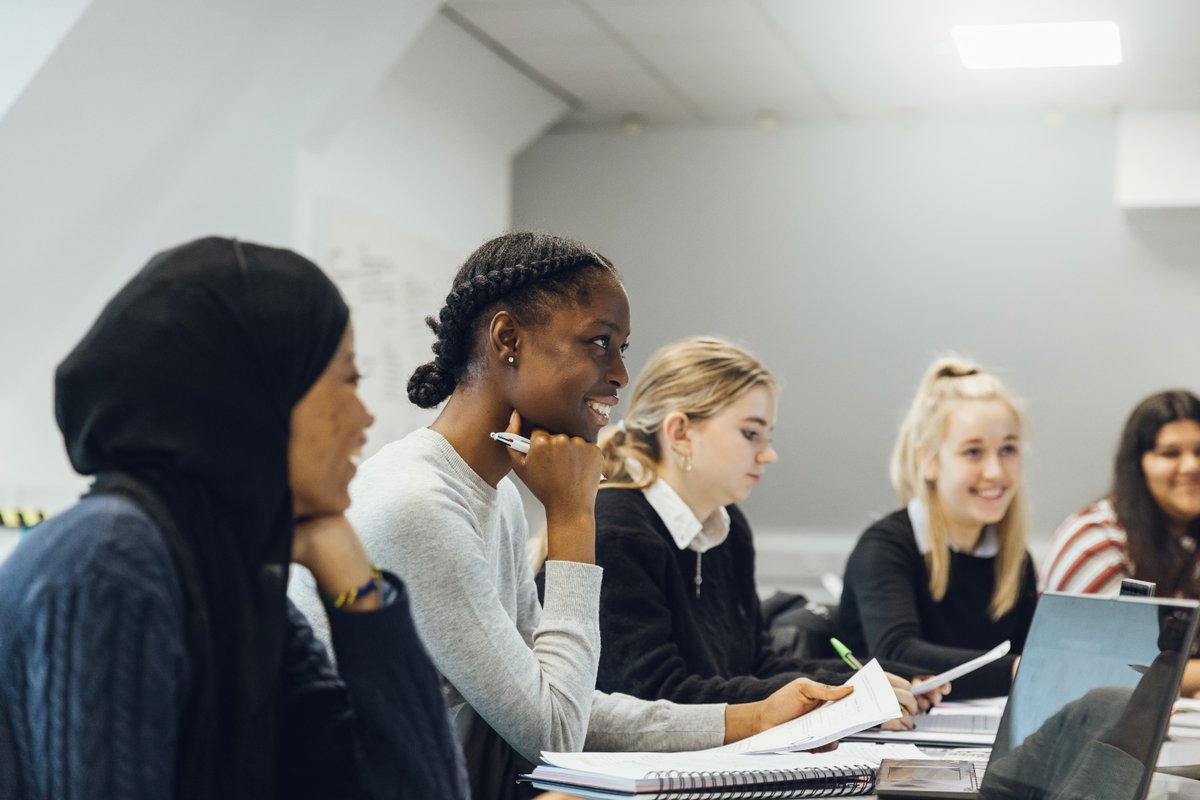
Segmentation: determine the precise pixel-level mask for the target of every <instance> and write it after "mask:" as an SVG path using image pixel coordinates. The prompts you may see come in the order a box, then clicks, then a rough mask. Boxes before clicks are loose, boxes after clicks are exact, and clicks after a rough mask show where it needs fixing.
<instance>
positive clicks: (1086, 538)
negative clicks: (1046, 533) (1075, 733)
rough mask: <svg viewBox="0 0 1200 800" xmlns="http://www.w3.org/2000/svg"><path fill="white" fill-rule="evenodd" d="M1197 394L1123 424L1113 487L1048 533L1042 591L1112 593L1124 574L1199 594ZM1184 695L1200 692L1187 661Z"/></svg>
mask: <svg viewBox="0 0 1200 800" xmlns="http://www.w3.org/2000/svg"><path fill="white" fill-rule="evenodd" d="M1198 540H1200V398H1198V397H1197V396H1196V395H1194V394H1192V393H1191V392H1187V391H1183V390H1181V389H1176V390H1172V391H1166V392H1159V393H1158V394H1154V395H1151V396H1150V397H1147V398H1146V399H1145V400H1143V401H1142V402H1140V403H1138V405H1137V407H1136V408H1134V409H1133V412H1132V413H1131V414H1130V415H1129V419H1128V420H1126V422H1125V429H1124V430H1123V431H1122V432H1121V441H1120V443H1119V445H1118V446H1117V455H1116V459H1115V462H1114V464H1113V483H1112V492H1111V493H1110V494H1109V496H1108V497H1105V498H1103V499H1101V500H1098V501H1097V502H1095V503H1093V504H1092V505H1090V506H1088V507H1087V508H1085V509H1083V510H1081V511H1079V512H1077V513H1075V514H1072V515H1071V516H1070V517H1068V518H1067V520H1066V521H1065V522H1063V524H1062V525H1060V526H1059V528H1058V530H1057V531H1056V532H1055V534H1054V538H1053V540H1052V541H1051V544H1050V552H1049V555H1048V556H1047V558H1046V572H1045V580H1044V584H1043V587H1042V588H1043V589H1045V590H1048V591H1056V592H1080V593H1084V594H1116V593H1117V591H1118V590H1119V588H1120V586H1121V580H1122V579H1124V578H1137V579H1138V580H1144V581H1151V582H1152V583H1155V584H1157V593H1158V594H1160V595H1164V596H1167V597H1187V598H1192V599H1196V598H1200V553H1198V552H1197V547H1196V545H1197V541H1198ZM1183 689H1184V692H1186V693H1188V694H1191V693H1193V692H1195V691H1197V690H1200V662H1197V661H1196V660H1193V661H1192V662H1191V663H1190V664H1189V665H1188V669H1187V672H1186V673H1185V674H1184V680H1183Z"/></svg>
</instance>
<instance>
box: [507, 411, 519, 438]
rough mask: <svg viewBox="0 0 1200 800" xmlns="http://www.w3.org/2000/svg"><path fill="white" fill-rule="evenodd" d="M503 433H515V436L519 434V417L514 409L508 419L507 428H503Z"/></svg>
mask: <svg viewBox="0 0 1200 800" xmlns="http://www.w3.org/2000/svg"><path fill="white" fill-rule="evenodd" d="M504 431H505V432H506V433H515V434H517V435H520V433H521V415H520V414H519V413H517V410H516V409H515V408H514V409H513V413H512V415H511V416H509V418H508V427H507V428H505V429H504Z"/></svg>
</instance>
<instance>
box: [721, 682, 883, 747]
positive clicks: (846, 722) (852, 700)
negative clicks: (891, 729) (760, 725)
mask: <svg viewBox="0 0 1200 800" xmlns="http://www.w3.org/2000/svg"><path fill="white" fill-rule="evenodd" d="M846 685H847V686H853V687H854V691H853V692H851V693H850V694H849V695H847V696H846V697H843V698H842V699H841V700H833V701H830V702H828V703H826V704H825V705H823V706H821V707H820V708H817V709H815V710H813V711H810V712H808V713H807V714H805V715H804V716H802V717H796V718H795V719H793V720H789V721H788V722H785V723H783V724H781V725H776V726H775V727H774V728H771V729H769V730H765V731H763V732H762V733H758V734H755V735H754V736H750V737H748V738H745V739H742V740H741V741H740V742H734V743H733V744H727V745H725V746H724V747H714V748H712V749H711V750H703V751H701V752H706V753H786V752H790V751H797V750H812V749H814V748H817V747H822V746H824V745H827V744H829V743H830V742H835V741H837V740H838V739H841V738H842V737H843V736H846V735H848V734H851V733H856V732H858V731H861V730H864V729H866V728H871V727H874V726H876V725H879V724H881V723H884V722H887V721H888V720H889V719H896V718H897V717H899V716H900V715H901V709H900V704H899V702H898V701H897V700H896V692H895V691H894V690H893V689H892V685H891V684H890V683H889V682H888V679H887V676H886V675H884V674H883V668H882V667H880V666H879V662H878V661H876V660H875V659H871V661H869V662H868V663H867V664H866V666H864V667H863V668H862V669H860V670H858V671H857V672H855V673H854V674H853V675H852V676H851V677H850V680H848V681H846Z"/></svg>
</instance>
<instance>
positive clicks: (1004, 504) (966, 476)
mask: <svg viewBox="0 0 1200 800" xmlns="http://www.w3.org/2000/svg"><path fill="white" fill-rule="evenodd" d="M1025 427H1026V425H1025V421H1024V416H1023V414H1022V413H1021V409H1020V406H1019V404H1018V403H1017V400H1016V399H1015V398H1014V397H1013V396H1012V394H1010V393H1009V391H1008V390H1007V389H1006V388H1005V387H1004V385H1003V384H1002V383H1001V382H1000V381H999V380H998V379H997V378H996V377H995V376H993V375H990V374H988V373H986V372H984V371H983V370H982V369H981V368H979V367H978V366H976V365H975V364H972V363H970V362H968V361H964V360H963V359H959V358H942V359H938V360H937V361H935V362H934V363H933V365H932V366H931V367H930V368H929V370H928V371H927V372H926V373H925V377H924V378H923V379H922V381H921V386H920V388H919V389H918V391H917V396H916V397H915V398H914V399H913V403H912V407H911V408H910V409H909V411H908V415H907V416H906V417H905V419H904V423H903V424H902V425H901V427H900V435H899V437H898V438H897V440H896V445H895V448H894V449H893V451H892V462H891V478H892V486H893V487H894V488H895V490H896V493H897V495H899V497H900V501H901V502H903V503H905V504H906V505H905V507H904V508H902V509H900V510H898V511H895V512H893V513H892V514H889V515H888V516H886V517H884V518H883V519H881V520H879V521H877V522H876V523H875V524H873V525H872V526H871V527H869V528H868V529H867V530H866V532H865V533H863V535H862V538H861V539H859V541H858V544H857V545H856V546H855V548H854V551H853V552H852V553H851V555H850V559H849V561H848V563H847V564H846V574H845V580H844V584H845V589H844V591H843V594H842V599H841V604H840V606H839V609H838V625H839V628H840V629H841V630H842V633H843V638H844V640H845V641H846V644H848V645H849V646H850V647H851V648H853V649H854V650H855V651H856V652H858V651H860V650H861V651H863V652H864V653H865V654H868V655H871V656H876V657H879V658H890V659H895V660H898V661H903V662H904V663H907V664H913V665H914V666H918V667H921V668H924V669H928V670H930V671H932V672H935V673H936V672H941V671H943V670H945V669H948V668H950V667H953V666H956V665H958V664H961V663H963V662H964V661H968V660H970V659H972V658H975V657H976V656H979V655H981V654H983V653H984V652H986V651H987V650H990V649H991V648H993V647H995V646H996V645H998V644H1000V643H1001V642H1003V641H1005V640H1006V639H1007V640H1009V641H1011V642H1012V649H1011V651H1010V654H1009V655H1007V656H1005V657H1004V658H1001V659H999V660H998V661H995V662H993V663H992V664H989V665H988V666H986V667H984V668H982V669H979V670H977V671H976V672H973V673H971V674H970V675H967V676H964V677H962V678H959V679H958V681H956V682H955V683H956V686H955V695H956V696H957V697H959V698H969V697H981V696H989V695H1004V694H1007V693H1008V690H1009V688H1010V686H1011V682H1012V671H1013V666H1014V663H1015V660H1016V658H1017V656H1018V655H1019V654H1020V652H1021V649H1022V647H1023V646H1024V643H1025V635H1026V634H1027V633H1028V631H1029V624H1030V622H1031V621H1032V618H1033V610H1034V605H1035V604H1036V602H1037V594H1036V592H1037V586H1036V578H1035V575H1034V569H1033V561H1032V559H1030V557H1029V553H1028V551H1027V549H1026V528H1027V524H1028V523H1027V521H1026V507H1025V492H1024V487H1023V482H1022V467H1021V441H1022V437H1023V435H1024V429H1025Z"/></svg>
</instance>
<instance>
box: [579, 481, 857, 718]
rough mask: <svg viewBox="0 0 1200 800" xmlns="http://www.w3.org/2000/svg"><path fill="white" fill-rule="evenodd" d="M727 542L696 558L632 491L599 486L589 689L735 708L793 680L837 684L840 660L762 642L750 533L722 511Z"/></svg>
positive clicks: (841, 676) (738, 517)
mask: <svg viewBox="0 0 1200 800" xmlns="http://www.w3.org/2000/svg"><path fill="white" fill-rule="evenodd" d="M727 510H728V511H729V517H730V531H729V538H728V539H727V540H726V541H725V542H723V543H722V544H721V545H719V546H718V547H715V548H713V549H711V550H709V551H708V552H706V553H704V554H703V556H702V557H701V558H702V568H703V569H702V571H703V583H702V584H701V589H700V597H696V585H695V583H694V578H695V575H696V553H695V551H693V550H680V549H679V547H678V546H677V545H676V544H675V540H674V539H673V538H672V537H671V533H670V531H668V530H667V526H666V525H665V524H664V523H663V521H662V519H661V518H660V517H659V516H658V514H657V513H656V512H655V511H654V508H653V507H652V506H651V505H650V503H649V501H647V500H646V497H645V495H643V494H642V492H641V491H640V490H638V489H603V490H601V492H600V493H599V496H598V497H597V500H596V563H597V564H599V565H600V566H602V567H604V582H603V586H602V588H601V590H600V639H601V648H600V671H599V675H598V677H597V688H599V689H600V690H601V691H605V692H623V693H625V694H631V695H633V696H635V697H641V698H643V699H646V700H659V699H665V700H673V701H675V702H681V703H741V702H747V701H754V700H761V699H762V698H764V697H766V696H767V695H769V694H770V693H771V692H773V691H775V690H776V689H778V688H780V687H781V686H783V685H784V684H786V683H788V682H789V681H791V680H792V679H794V678H798V677H810V678H813V679H814V680H818V681H821V682H823V683H841V682H843V681H844V680H845V679H846V678H847V677H848V676H849V672H848V669H847V668H846V667H845V666H844V665H843V664H842V663H841V662H840V661H831V660H828V659H825V660H798V659H794V658H789V657H785V656H781V655H779V654H776V653H774V652H773V651H772V650H771V649H770V647H769V646H768V641H769V639H768V637H767V632H766V628H765V626H764V624H763V617H762V612H761V609H760V606H759V600H758V594H757V592H756V590H755V586H754V546H753V544H752V543H751V539H750V527H749V525H748V524H747V523H746V518H745V516H744V515H743V514H742V512H741V511H740V510H738V508H737V506H729V507H728V509H727Z"/></svg>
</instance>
